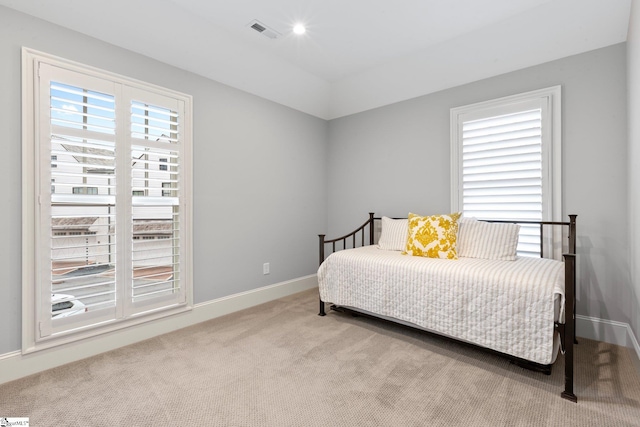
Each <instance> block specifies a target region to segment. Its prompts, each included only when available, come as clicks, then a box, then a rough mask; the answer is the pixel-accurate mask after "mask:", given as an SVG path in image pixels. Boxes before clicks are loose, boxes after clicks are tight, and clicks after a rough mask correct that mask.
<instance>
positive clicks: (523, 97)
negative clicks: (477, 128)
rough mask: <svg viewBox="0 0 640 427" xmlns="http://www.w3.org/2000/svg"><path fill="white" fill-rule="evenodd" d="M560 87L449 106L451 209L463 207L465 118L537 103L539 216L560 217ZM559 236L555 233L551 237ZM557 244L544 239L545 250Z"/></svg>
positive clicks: (544, 219) (458, 210)
mask: <svg viewBox="0 0 640 427" xmlns="http://www.w3.org/2000/svg"><path fill="white" fill-rule="evenodd" d="M561 97H562V87H561V86H560V85H558V86H552V87H548V88H543V89H538V90H534V91H530V92H524V93H520V94H516V95H511V96H506V97H501V98H497V99H492V100H488V101H483V102H478V103H474V104H469V105H465V106H461V107H455V108H451V111H450V147H451V159H450V160H451V169H450V170H451V188H450V195H451V211H452V212H460V211H462V207H463V192H462V188H461V184H462V172H463V167H462V125H463V123H464V122H465V121H470V120H474V119H479V118H483V117H491V116H494V115H495V116H498V115H500V114H505V113H508V112H513V111H514V110H513V107H514V106H515V105H523V104H531V103H539V104H540V105H541V106H542V206H543V210H542V220H543V221H561V220H562V102H561V101H562V98H561ZM557 237H558V236H555V235H554V240H555V241H558V240H557ZM551 249H552V250H553V256H554V257H558V256H559V253H558V251H557V248H555V247H554V248H551V247H550V246H549V242H545V253H547V254H549V253H550V252H549V250H551Z"/></svg>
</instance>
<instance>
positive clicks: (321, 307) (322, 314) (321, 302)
mask: <svg viewBox="0 0 640 427" xmlns="http://www.w3.org/2000/svg"><path fill="white" fill-rule="evenodd" d="M318 300H319V301H320V313H318V316H326V315H327V313H325V311H324V301H322V300H321V299H319V298H318Z"/></svg>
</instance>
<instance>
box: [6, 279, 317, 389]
mask: <svg viewBox="0 0 640 427" xmlns="http://www.w3.org/2000/svg"><path fill="white" fill-rule="evenodd" d="M317 286H318V280H317V278H316V275H315V274H313V275H310V276H305V277H301V278H298V279H294V280H289V281H286V282H281V283H276V284H274V285H269V286H265V287H262V288H258V289H254V290H251V291H247V292H241V293H238V294H234V295H230V296H228V297H224V298H219V299H216V300H212V301H207V302H206V303H202V304H196V305H195V306H194V307H193V310H190V311H189V312H186V313H182V314H178V315H174V316H170V317H167V318H163V319H159V320H156V321H152V322H149V323H144V324H141V325H137V326H132V327H130V328H126V329H121V330H119V331H115V332H112V333H108V334H104V335H100V336H96V337H92V338H88V339H86V340H81V341H77V342H73V343H69V344H64V345H61V346H58V347H54V348H50V349H46V350H42V351H39V352H36V353H31V354H26V355H23V354H22V353H21V352H20V351H14V352H10V353H6V354H2V355H0V384H3V383H6V382H9V381H13V380H16V379H18V378H22V377H26V376H28V375H32V374H35V373H38V372H41V371H45V370H47V369H51V368H55V367H56V366H61V365H65V364H67V363H71V362H75V361H78V360H81V359H85V358H87V357H91V356H95V355H97V354H100V353H104V352H106V351H110V350H114V349H116V348H119V347H124V346H126V345H129V344H134V343H136V342H140V341H144V340H146V339H149V338H153V337H156V336H158V335H162V334H166V333H168V332H172V331H175V330H178V329H182V328H186V327H188V326H192V325H195V324H198V323H201V322H205V321H207V320H211V319H215V318H216V317H220V316H224V315H226V314H230V313H233V312H236V311H239V310H243V309H245V308H250V307H253V306H256V305H259V304H263V303H266V302H269V301H273V300H275V299H278V298H282V297H285V296H287V295H292V294H295V293H297V292H302V291H305V290H307V289H311V288H314V287H317Z"/></svg>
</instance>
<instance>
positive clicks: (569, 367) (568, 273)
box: [560, 254, 578, 402]
mask: <svg viewBox="0 0 640 427" xmlns="http://www.w3.org/2000/svg"><path fill="white" fill-rule="evenodd" d="M564 262H565V280H566V281H565V301H566V302H565V304H566V305H565V310H564V312H565V318H566V320H565V322H564V332H565V339H564V342H565V347H566V348H565V353H564V391H563V392H562V393H561V394H560V396H562V398H563V399H567V400H570V401H572V402H577V401H578V398H577V397H576V395H575V394H574V393H573V345H574V341H575V338H576V331H575V314H574V313H575V311H574V310H575V307H574V306H575V294H574V289H575V288H574V286H575V271H576V270H575V267H576V265H575V264H576V256H575V255H574V254H567V255H564Z"/></svg>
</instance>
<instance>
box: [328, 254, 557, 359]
mask: <svg viewBox="0 0 640 427" xmlns="http://www.w3.org/2000/svg"><path fill="white" fill-rule="evenodd" d="M318 284H319V288H320V298H321V299H322V300H323V301H325V302H330V303H334V304H336V305H340V306H347V307H353V308H357V309H361V310H366V311H369V312H371V313H375V314H377V315H382V316H386V317H391V318H394V319H399V320H401V321H404V322H409V323H412V324H415V325H417V326H419V327H422V328H424V329H427V330H430V331H433V332H437V333H439V334H443V335H447V336H450V337H454V338H457V339H459V340H463V341H467V342H470V343H473V344H477V345H479V346H482V347H487V348H490V349H493V350H496V351H499V352H502V353H506V354H510V355H513V356H516V357H519V358H522V359H526V360H530V361H532V362H536V363H540V364H543V365H547V364H550V363H553V361H554V360H555V357H554V351H553V350H554V344H553V337H554V327H553V324H554V320H555V318H557V317H558V315H557V313H554V311H557V310H554V309H555V300H556V298H558V297H559V299H560V303H561V304H560V306H561V307H563V306H564V264H563V263H562V262H560V261H556V260H549V259H540V258H524V257H522V258H518V259H517V260H516V261H494V260H484V259H472V258H460V259H458V260H444V259H431V258H422V257H413V256H409V255H401V253H400V252H397V251H386V250H381V249H378V247H377V246H375V245H374V246H365V247H362V248H357V249H348V250H343V251H339V252H335V253H333V254H331V255H330V256H328V257H327V259H326V260H325V262H324V263H323V264H322V265H321V266H320V269H319V270H318ZM559 316H560V318H562V317H564V316H563V313H559Z"/></svg>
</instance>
